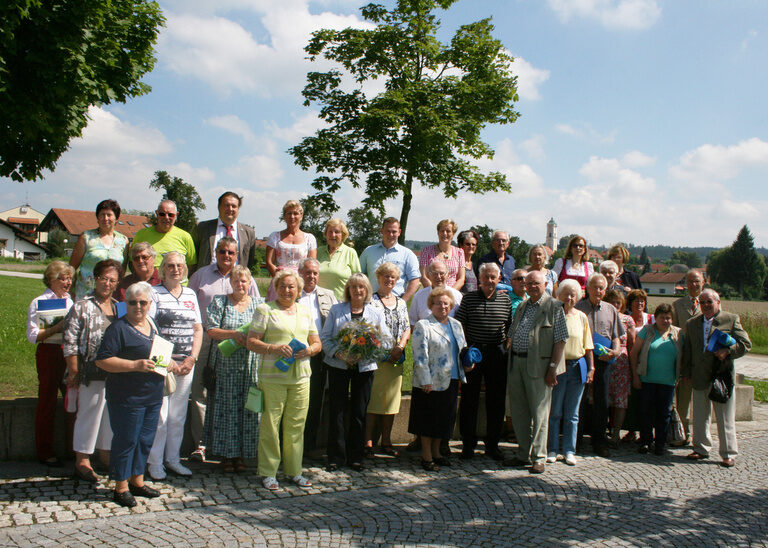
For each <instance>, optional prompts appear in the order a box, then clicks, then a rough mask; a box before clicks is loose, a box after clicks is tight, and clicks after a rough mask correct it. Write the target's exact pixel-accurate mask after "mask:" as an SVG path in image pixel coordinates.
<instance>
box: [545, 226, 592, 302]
mask: <svg viewBox="0 0 768 548" xmlns="http://www.w3.org/2000/svg"><path fill="white" fill-rule="evenodd" d="M552 270H553V271H554V272H555V274H556V275H557V282H558V283H560V282H562V281H563V280H568V279H571V280H576V281H577V282H579V285H580V286H581V290H582V291H585V290H586V288H587V280H589V277H590V276H591V275H592V274H594V271H595V269H594V267H593V266H592V263H590V262H589V248H588V247H587V241H586V240H585V239H584V238H582V237H581V236H574V237H573V238H571V240H570V241H569V242H568V247H566V248H565V255H563V258H562V259H558V260H556V261H555V266H554V267H552Z"/></svg>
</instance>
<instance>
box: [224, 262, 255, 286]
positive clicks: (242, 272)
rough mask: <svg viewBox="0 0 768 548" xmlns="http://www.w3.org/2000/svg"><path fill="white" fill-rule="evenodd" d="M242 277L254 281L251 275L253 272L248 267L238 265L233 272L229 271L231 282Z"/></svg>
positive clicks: (233, 268)
mask: <svg viewBox="0 0 768 548" xmlns="http://www.w3.org/2000/svg"><path fill="white" fill-rule="evenodd" d="M240 276H246V277H247V278H248V279H249V280H252V279H253V275H252V274H251V271H250V270H248V267H245V266H243V265H241V264H236V265H235V266H233V267H232V270H230V271H229V281H230V282H232V280H234V279H235V278H239V277H240Z"/></svg>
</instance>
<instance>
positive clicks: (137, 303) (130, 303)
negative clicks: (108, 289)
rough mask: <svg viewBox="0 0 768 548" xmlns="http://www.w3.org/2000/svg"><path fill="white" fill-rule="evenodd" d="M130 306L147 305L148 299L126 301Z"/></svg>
mask: <svg viewBox="0 0 768 548" xmlns="http://www.w3.org/2000/svg"><path fill="white" fill-rule="evenodd" d="M126 302H127V303H128V304H129V305H131V306H139V305H141V306H147V305H148V304H149V301H126Z"/></svg>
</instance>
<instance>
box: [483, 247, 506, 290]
mask: <svg viewBox="0 0 768 548" xmlns="http://www.w3.org/2000/svg"><path fill="white" fill-rule="evenodd" d="M483 263H496V266H498V267H499V269H500V270H501V280H500V281H501V283H503V284H511V283H512V273H513V272H514V271H515V260H514V259H513V258H512V255H510V254H509V253H504V264H501V263H500V262H499V257H498V255H496V252H495V251H491V252H490V253H488V254H487V255H483V256H482V257H480V261H479V262H478V263H477V277H478V278H480V265H481V264H483Z"/></svg>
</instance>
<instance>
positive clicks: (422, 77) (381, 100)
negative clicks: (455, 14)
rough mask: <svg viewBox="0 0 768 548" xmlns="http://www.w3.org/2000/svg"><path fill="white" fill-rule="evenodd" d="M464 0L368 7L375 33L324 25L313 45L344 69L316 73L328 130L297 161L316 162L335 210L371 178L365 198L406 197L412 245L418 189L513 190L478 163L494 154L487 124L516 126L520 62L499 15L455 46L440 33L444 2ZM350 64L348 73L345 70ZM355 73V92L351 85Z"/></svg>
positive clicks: (466, 31) (314, 99)
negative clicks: (497, 25) (505, 42)
mask: <svg viewBox="0 0 768 548" xmlns="http://www.w3.org/2000/svg"><path fill="white" fill-rule="evenodd" d="M455 2H456V0H398V1H397V3H396V6H395V7H394V8H393V9H392V10H391V11H390V10H387V9H386V8H385V7H384V6H382V5H379V4H368V5H366V6H363V7H362V8H361V13H362V16H363V18H364V19H365V20H366V21H369V22H371V23H373V24H375V25H376V26H375V28H373V29H353V28H347V29H344V30H340V31H337V30H329V29H323V30H319V31H316V32H315V33H314V34H313V35H312V39H311V40H310V42H309V44H308V45H307V46H306V48H304V49H305V51H306V52H307V53H308V54H309V58H310V59H311V60H316V59H318V58H323V59H325V60H328V61H331V62H333V63H336V64H337V65H339V66H340V68H339V69H332V70H329V71H328V72H310V73H309V74H307V85H306V86H305V88H304V90H303V92H302V94H303V96H304V99H305V101H304V104H305V105H306V106H310V105H311V104H313V103H315V104H318V105H319V106H320V108H321V110H320V118H322V119H323V120H324V121H325V122H327V123H328V127H325V128H322V129H320V130H318V131H317V132H316V133H315V135H313V136H310V137H306V138H304V139H303V140H302V141H301V143H300V144H298V145H297V146H294V147H292V148H291V149H290V153H291V154H292V155H293V156H294V158H295V162H296V164H297V165H299V166H301V167H302V168H303V169H305V170H307V169H309V168H310V167H312V166H314V167H315V169H316V170H317V171H318V172H319V173H323V174H322V175H319V176H318V177H317V178H315V180H314V181H313V182H312V186H313V187H314V188H315V189H316V191H317V193H316V195H315V197H316V199H318V200H320V201H321V203H322V204H323V206H322V207H324V208H329V207H330V205H331V204H334V203H335V200H334V194H335V193H336V191H338V190H339V188H341V185H342V183H345V182H349V183H350V184H352V186H353V187H356V188H357V187H360V186H361V184H363V183H365V190H366V195H367V197H366V198H365V200H364V201H363V204H364V205H366V206H368V207H370V208H375V209H382V204H383V203H384V201H385V200H390V199H398V198H400V197H401V196H402V200H403V201H402V209H401V213H400V227H401V229H402V235H401V237H400V242H401V243H402V242H404V241H405V236H406V231H407V228H408V216H409V213H410V210H411V200H412V198H413V185H414V183H420V184H422V185H424V186H427V187H429V188H439V189H441V190H442V191H443V193H444V195H445V196H446V197H452V198H455V197H456V195H457V194H458V192H459V191H461V190H466V191H469V192H473V193H484V192H491V191H506V192H509V191H510V186H509V183H508V182H507V181H506V178H505V176H504V175H502V174H501V173H490V174H487V175H486V174H482V173H480V170H479V169H478V168H477V166H475V165H473V164H471V163H470V159H473V158H474V159H477V158H483V157H492V156H493V150H492V149H491V148H490V147H489V146H488V145H487V144H486V143H484V142H483V141H482V140H481V139H480V131H481V130H482V129H483V127H484V126H485V125H486V124H489V123H494V124H506V123H512V122H514V121H515V120H516V119H517V117H518V113H517V112H515V110H514V109H513V103H514V101H517V99H518V97H517V88H516V85H517V81H516V77H515V76H513V75H512V73H511V72H510V64H511V62H512V61H513V59H512V57H510V56H509V55H508V54H507V53H506V50H505V49H504V47H503V46H502V44H501V42H499V41H498V40H496V39H494V38H493V37H492V35H491V32H492V30H493V25H491V23H490V20H489V19H483V20H480V21H477V22H475V23H470V24H467V25H462V26H461V27H460V28H459V29H458V30H457V31H456V33H455V34H454V35H453V37H452V39H451V41H450V43H448V44H443V43H441V42H440V41H439V40H438V38H437V33H438V31H439V29H440V21H439V20H438V19H437V17H436V16H435V15H434V13H433V12H434V11H435V10H436V9H437V8H442V9H447V8H449V7H450V6H451V5H452V4H454V3H455ZM342 69H343V71H344V73H346V74H344V73H342ZM345 75H348V76H351V80H352V81H353V82H354V83H355V86H356V87H355V89H352V90H351V91H349V90H346V89H344V85H345V84H343V82H349V81H350V79H349V78H347V79H345V78H344V77H345ZM379 78H381V79H383V80H385V84H386V90H385V91H383V92H381V93H379V94H378V95H376V96H375V97H373V98H368V97H366V95H365V94H364V93H363V91H362V90H361V87H362V85H363V84H364V83H365V82H366V81H369V80H373V79H379Z"/></svg>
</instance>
